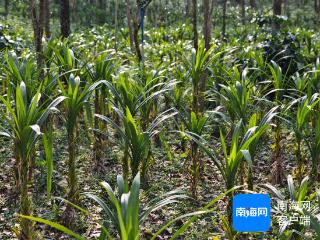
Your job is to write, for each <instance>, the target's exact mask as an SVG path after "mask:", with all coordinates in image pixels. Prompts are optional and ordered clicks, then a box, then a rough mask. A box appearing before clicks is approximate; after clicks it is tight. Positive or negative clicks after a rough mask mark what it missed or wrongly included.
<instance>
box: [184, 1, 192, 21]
mask: <svg viewBox="0 0 320 240" xmlns="http://www.w3.org/2000/svg"><path fill="white" fill-rule="evenodd" d="M190 5H191V0H187V3H186V13H185V14H186V18H188V17H189V16H190Z"/></svg>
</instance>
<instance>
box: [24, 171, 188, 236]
mask: <svg viewBox="0 0 320 240" xmlns="http://www.w3.org/2000/svg"><path fill="white" fill-rule="evenodd" d="M100 185H101V187H102V189H103V190H104V192H105V193H106V195H107V199H105V198H104V197H100V196H98V195H96V194H93V193H84V195H85V196H87V197H88V198H89V199H91V200H93V201H94V202H95V203H97V204H98V205H99V206H100V207H101V208H102V210H103V213H104V214H105V216H107V218H106V217H104V218H102V220H97V218H96V217H94V215H93V214H91V213H90V212H89V211H87V210H85V209H83V208H82V207H80V206H78V205H75V204H73V203H72V202H70V201H67V200H64V199H62V200H63V201H65V202H66V203H67V204H69V205H70V206H72V207H74V208H75V209H77V210H79V211H81V212H83V213H84V214H85V215H87V216H89V217H92V218H93V219H94V220H95V221H96V222H97V224H98V225H99V226H100V227H101V233H100V235H99V237H98V239H101V240H104V239H109V240H110V239H119V238H120V239H121V240H138V239H139V238H140V228H141V226H142V225H143V224H144V222H145V221H146V220H147V219H148V216H149V215H150V213H152V212H154V211H156V210H158V209H161V208H163V207H165V206H167V205H170V204H173V203H178V202H180V201H181V200H183V199H186V198H188V197H187V196H186V195H185V194H184V193H183V192H182V191H181V190H173V191H171V192H168V193H166V194H163V195H162V196H160V197H157V198H155V199H153V200H151V201H149V202H147V203H145V204H141V201H140V185H141V182H140V174H137V175H136V176H135V178H134V179H133V181H132V184H131V187H130V188H129V185H128V183H127V182H126V181H125V180H124V178H123V177H122V176H120V175H119V176H118V177H117V188H116V189H114V190H113V189H112V187H111V186H110V185H109V184H108V183H107V182H101V183H100ZM22 217H23V218H24V219H28V220H32V221H36V222H39V223H44V224H47V225H49V226H51V227H53V228H56V229H57V230H59V231H62V232H64V233H66V234H68V235H70V236H72V237H74V238H76V239H79V240H84V239H86V238H85V237H83V236H81V235H79V234H77V233H75V232H73V231H71V230H70V229H68V228H66V227H64V226H62V225H60V224H58V223H55V222H52V221H48V220H45V219H41V218H36V217H32V216H22ZM109 220H111V222H112V225H113V226H114V227H115V229H116V233H117V235H116V236H112V235H111V234H110V232H109V231H108V230H107V228H108V227H109Z"/></svg>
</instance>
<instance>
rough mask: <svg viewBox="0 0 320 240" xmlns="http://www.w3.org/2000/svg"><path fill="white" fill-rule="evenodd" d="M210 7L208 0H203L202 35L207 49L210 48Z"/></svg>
mask: <svg viewBox="0 0 320 240" xmlns="http://www.w3.org/2000/svg"><path fill="white" fill-rule="evenodd" d="M212 4H213V3H212ZM211 9H212V8H211V7H210V0H203V12H204V24H203V35H204V45H205V48H206V49H207V50H208V49H209V48H210V40H211V28H212V22H211Z"/></svg>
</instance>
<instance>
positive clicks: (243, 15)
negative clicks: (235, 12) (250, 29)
mask: <svg viewBox="0 0 320 240" xmlns="http://www.w3.org/2000/svg"><path fill="white" fill-rule="evenodd" d="M241 17H242V25H243V26H244V25H245V24H246V1H245V0H241Z"/></svg>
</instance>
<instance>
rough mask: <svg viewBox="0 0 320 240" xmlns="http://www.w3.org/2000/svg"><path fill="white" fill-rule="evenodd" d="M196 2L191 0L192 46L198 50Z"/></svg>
mask: <svg viewBox="0 0 320 240" xmlns="http://www.w3.org/2000/svg"><path fill="white" fill-rule="evenodd" d="M197 17H198V3H197V0H192V25H193V47H194V48H195V49H196V50H198V19H197Z"/></svg>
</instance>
